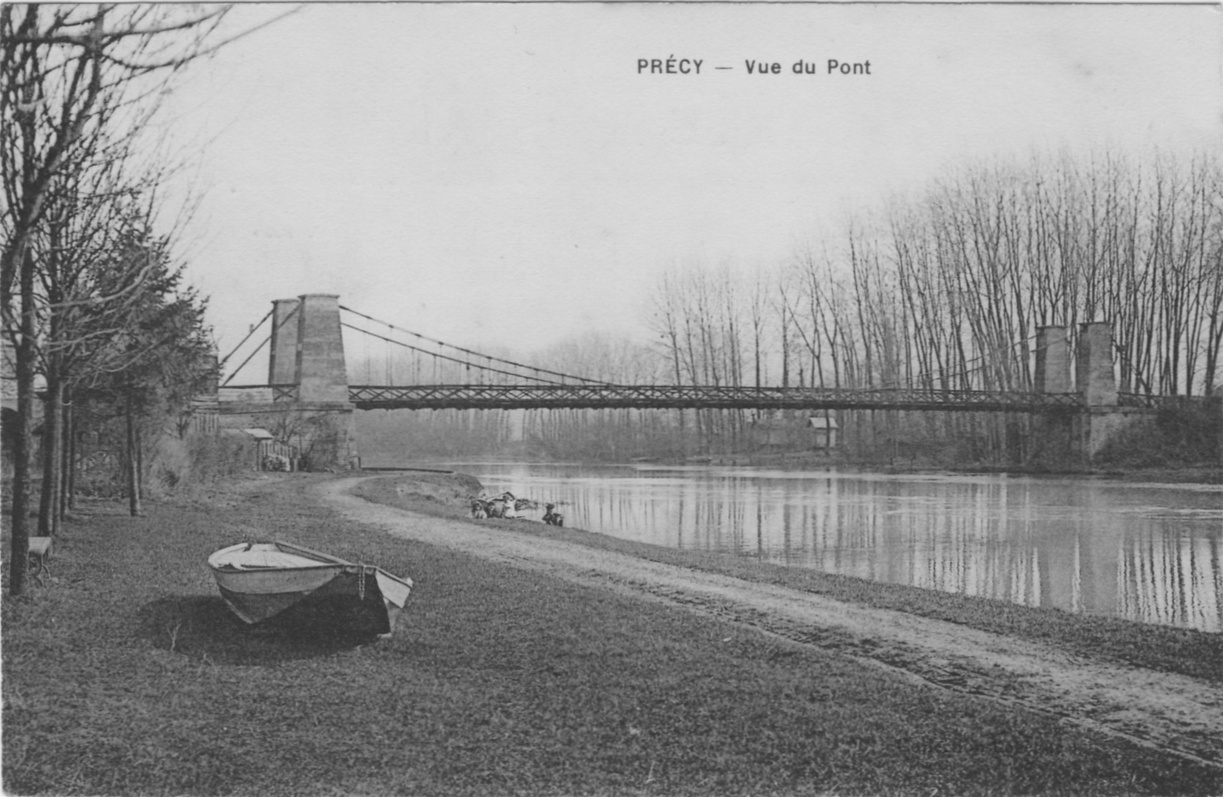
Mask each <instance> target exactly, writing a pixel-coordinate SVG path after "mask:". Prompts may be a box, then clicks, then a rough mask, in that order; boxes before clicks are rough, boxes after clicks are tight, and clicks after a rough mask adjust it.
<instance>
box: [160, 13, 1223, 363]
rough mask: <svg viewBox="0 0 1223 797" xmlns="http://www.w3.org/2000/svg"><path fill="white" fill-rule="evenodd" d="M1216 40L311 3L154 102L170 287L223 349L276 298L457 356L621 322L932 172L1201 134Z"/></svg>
mask: <svg viewBox="0 0 1223 797" xmlns="http://www.w3.org/2000/svg"><path fill="white" fill-rule="evenodd" d="M283 10H285V6H271V7H268V6H265V7H259V6H254V7H244V8H240V9H238V11H237V12H235V13H236V14H237V15H238V19H236V20H234V22H235V23H236V24H239V25H240V24H244V23H253V22H256V21H258V20H262V19H267V18H268V17H270V16H273V15H275V14H276V13H280V12H281V11H283ZM1221 32H1223V28H1221V26H1220V13H1219V9H1218V8H1217V7H1212V6H1205V5H1198V6H1137V5H1131V6H1119V5H1020V4H1006V5H903V4H902V5H810V4H807V5H776V4H769V5H745V4H700V5H684V4H680V5H643V4H633V3H629V4H585V3H581V4H554V3H547V4H476V5H466V4H437V5H432V4H431V5H414V4H392V5H385V4H380V5H353V4H327V5H313V6H308V7H307V8H306V9H305V10H303V11H302V12H300V13H298V14H295V15H294V16H292V17H290V18H288V19H286V20H284V21H282V22H279V23H277V24H276V25H274V26H272V27H269V28H267V29H265V30H263V31H260V32H258V33H256V34H254V35H251V36H249V37H247V38H245V39H242V40H240V41H238V42H237V43H235V44H233V45H231V46H229V47H227V48H225V49H223V50H222V51H221V52H220V53H219V54H217V55H216V56H214V57H212V58H211V59H209V60H207V61H204V62H202V63H199V64H197V65H195V66H193V67H192V69H191V71H190V72H189V73H188V74H187V75H186V80H185V82H184V84H183V85H182V86H181V87H180V88H179V89H178V91H177V92H176V93H175V96H174V98H173V103H172V106H171V108H170V109H169V110H170V114H169V115H168V117H167V118H169V119H172V121H173V124H174V136H175V138H176V139H177V140H178V141H179V142H180V143H182V144H183V145H184V146H185V147H186V148H187V149H189V150H194V149H196V148H198V149H199V156H198V172H197V173H196V174H195V179H196V182H197V185H198V186H199V187H200V188H202V189H205V190H206V193H205V195H204V199H203V203H202V205H201V208H200V211H199V213H198V214H197V217H196V219H195V221H194V222H193V223H192V226H191V228H190V231H189V235H188V236H187V246H186V247H185V253H186V254H187V255H188V256H189V258H190V266H189V273H190V278H191V280H192V282H193V283H194V284H195V285H196V286H197V287H198V288H200V290H201V291H202V292H204V293H205V294H207V295H209V296H210V297H211V300H210V320H211V323H212V324H213V325H214V326H215V328H216V332H217V336H218V341H219V346H220V349H221V353H222V354H223V355H224V354H226V353H227V352H228V351H229V350H230V349H231V348H232V347H233V346H234V345H235V344H236V343H237V342H238V341H239V340H240V339H241V337H242V336H243V335H244V334H245V333H246V330H247V327H248V325H250V324H253V323H255V322H257V321H258V320H259V319H260V318H262V317H263V315H264V314H265V313H266V312H267V310H268V309H270V307H271V304H270V303H271V301H272V300H273V299H277V298H285V297H290V296H296V295H298V294H302V293H338V294H340V297H341V298H340V301H341V302H342V303H343V304H345V305H347V306H349V307H352V308H354V309H356V310H360V311H362V312H365V313H367V314H369V315H372V316H375V317H377V318H380V319H383V320H386V321H389V322H391V323H394V324H396V325H398V326H401V327H404V328H407V329H411V330H414V331H418V332H421V333H424V334H426V335H430V336H433V337H437V338H441V339H443V340H446V341H447V342H454V343H456V344H459V345H466V346H469V347H474V348H478V347H479V346H480V345H482V344H486V345H496V346H506V347H510V348H513V349H514V350H516V351H518V352H521V353H527V352H530V351H532V350H536V349H539V348H542V347H545V346H547V345H550V344H552V343H556V342H559V341H560V340H562V339H563V338H565V337H566V336H568V335H571V334H573V333H575V332H577V331H580V330H584V329H594V330H603V331H608V332H612V333H617V334H625V335H630V336H633V337H635V338H638V339H641V338H644V337H645V321H644V315H645V313H646V311H647V308H648V295H649V293H650V291H651V289H652V287H653V285H654V284H655V282H656V280H657V275H658V273H659V272H660V271H661V270H663V269H665V268H668V267H669V266H671V265H673V264H675V263H708V264H710V265H716V264H718V263H721V262H724V261H725V262H731V263H733V264H736V267H737V268H743V269H751V268H756V267H759V266H761V265H766V266H767V265H772V264H775V263H777V262H780V261H783V260H785V259H786V258H788V257H789V256H790V255H791V254H792V253H793V252H794V251H795V249H796V248H797V247H798V246H800V245H801V244H802V242H804V241H808V240H818V239H819V237H820V235H821V233H822V232H823V231H827V230H835V229H837V226H838V224H839V223H840V220H841V219H843V218H844V216H845V214H846V213H847V212H849V211H852V210H856V209H869V208H872V207H875V206H877V205H878V204H879V203H880V202H881V201H882V200H883V199H885V198H886V197H887V196H888V195H889V194H891V193H893V192H897V191H905V190H914V189H917V188H920V187H921V186H922V185H923V184H924V183H925V182H926V181H928V180H930V179H932V178H933V177H935V176H937V175H938V174H939V173H940V172H941V171H945V170H946V169H948V168H951V167H955V166H958V165H962V164H964V163H967V162H971V161H977V160H981V159H995V158H1001V159H1008V158H1018V159H1021V160H1022V159H1026V158H1027V157H1028V155H1029V154H1030V153H1032V152H1033V151H1044V150H1052V149H1057V148H1060V147H1069V148H1071V149H1073V150H1076V151H1087V150H1090V149H1093V148H1094V149H1103V148H1111V149H1113V150H1120V151H1124V152H1129V153H1133V154H1136V155H1144V154H1148V153H1149V152H1150V151H1151V149H1152V147H1153V146H1155V145H1159V146H1161V147H1163V148H1166V149H1169V150H1185V151H1188V150H1191V149H1194V148H1197V149H1202V148H1207V147H1214V146H1218V144H1219V134H1220V131H1221V130H1223V127H1221V124H1223V91H1221V88H1223V80H1221V76H1220V73H1221V62H1223V37H1221ZM671 57H673V58H674V59H676V68H677V70H678V69H679V68H681V67H682V66H684V65H685V64H683V63H682V59H688V62H687V64H686V66H687V68H688V69H689V70H690V72H689V74H651V73H650V70H649V68H647V69H645V70H644V71H641V70H639V67H638V61H639V59H647V60H653V59H659V60H662V61H665V60H666V59H668V58H671ZM697 59H699V60H700V61H701V62H702V63H701V67H700V74H695V73H694V72H693V71H692V70H694V68H695V64H694V63H693V62H694V61H695V60H697ZM800 59H802V60H805V61H806V62H808V63H814V64H815V65H816V66H817V68H818V71H819V74H816V75H806V74H804V75H801V76H800V75H795V74H794V73H793V65H794V63H795V62H796V61H798V60H800ZM829 59H837V60H838V61H840V62H845V63H851V64H852V63H857V64H863V65H865V62H867V61H869V62H870V74H869V75H865V74H857V75H854V74H850V75H841V74H839V73H838V74H834V75H829V74H827V73H826V72H827V66H828V64H827V62H828V60H829ZM749 60H751V61H756V62H766V63H767V62H777V63H779V64H780V65H781V74H778V75H773V74H764V75H758V74H750V75H749V74H748V73H747V71H746V63H745V62H747V61H749ZM715 67H731V68H730V69H720V70H719V69H715ZM864 68H865V67H864V66H863V67H861V68H860V71H861V69H864ZM260 367H261V368H264V369H266V363H264V364H263V365H261V366H260ZM243 373H244V376H247V375H248V373H247V372H246V371H244V372H243ZM249 376H250V377H251V378H249V379H247V378H243V379H240V380H238V381H240V382H252V381H254V382H257V381H260V380H259V378H258V377H259V376H261V374H260V372H259V370H258V368H256V370H255V372H254V373H251V374H249Z"/></svg>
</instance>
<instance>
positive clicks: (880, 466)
mask: <svg viewBox="0 0 1223 797" xmlns="http://www.w3.org/2000/svg"><path fill="white" fill-rule="evenodd" d="M649 461H650V462H652V463H656V464H673V465H684V464H686V465H735V466H747V467H758V468H784V469H788V470H828V469H834V470H840V471H845V472H850V473H855V472H869V473H894V474H900V473H959V474H971V473H989V474H1008V475H1012V476H1036V477H1048V478H1059V479H1060V478H1077V479H1089V478H1108V479H1117V480H1120V481H1127V482H1149V483H1160V484H1223V464H1220V465H1216V466H1207V465H1196V466H1183V467H1167V468H1117V467H1112V466H1104V467H1097V468H1082V469H1076V470H1054V469H1050V468H1048V467H1044V466H1030V467H1026V466H1020V465H971V466H966V467H958V468H949V467H943V466H936V465H932V464H922V463H916V462H907V463H899V464H898V463H896V462H894V461H886V460H885V461H879V462H868V461H853V460H847V459H844V458H842V457H837V456H829V455H826V454H822V453H810V452H805V453H797V454H743V455H725V456H697V457H688V458H687V459H684V460H675V461H673V462H669V463H663V461H662V460H649ZM625 464H628V465H633V464H639V463H638V462H637V461H634V462H629V463H625Z"/></svg>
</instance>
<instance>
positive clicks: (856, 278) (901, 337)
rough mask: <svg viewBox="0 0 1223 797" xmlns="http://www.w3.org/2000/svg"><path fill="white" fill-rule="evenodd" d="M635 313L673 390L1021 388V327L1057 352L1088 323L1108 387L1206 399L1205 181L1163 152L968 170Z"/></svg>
mask: <svg viewBox="0 0 1223 797" xmlns="http://www.w3.org/2000/svg"><path fill="white" fill-rule="evenodd" d="M653 304H654V307H653V312H652V315H651V319H652V324H653V328H654V331H655V332H656V334H657V336H658V338H657V340H658V343H659V348H660V351H661V352H662V354H663V356H664V357H665V358H666V359H667V362H668V369H667V373H668V376H669V378H670V380H671V381H674V382H677V383H683V384H734V385H753V384H755V385H759V384H781V385H824V386H837V387H863V388H889V387H913V388H925V389H937V390H957V389H964V390H967V389H976V390H1031V389H1032V388H1033V384H1034V373H1033V366H1034V340H1035V336H1036V330H1037V329H1038V328H1039V327H1041V326H1044V325H1065V326H1067V327H1069V331H1070V335H1071V343H1072V347H1073V342H1074V336H1075V332H1076V330H1077V325H1078V324H1079V323H1081V322H1086V321H1096V320H1104V321H1108V322H1110V323H1112V325H1113V330H1114V339H1115V351H1114V360H1115V362H1116V365H1117V372H1118V378H1119V386H1120V389H1121V390H1122V391H1127V392H1139V393H1148V394H1163V395H1202V394H1209V393H1210V392H1211V391H1214V390H1215V389H1216V388H1217V387H1218V386H1219V379H1220V376H1221V374H1220V352H1221V349H1223V171H1221V168H1220V162H1219V160H1218V158H1217V157H1214V156H1213V155H1206V154H1198V155H1194V156H1191V157H1188V158H1175V157H1172V156H1171V155H1168V154H1166V153H1156V154H1155V155H1153V156H1152V157H1151V158H1150V159H1148V160H1144V161H1139V160H1135V159H1133V158H1127V157H1123V156H1120V155H1116V154H1106V155H1100V156H1089V157H1074V156H1071V155H1069V154H1065V153H1062V154H1059V155H1057V156H1053V157H1047V156H1034V157H1033V158H1032V159H1031V160H1030V161H1028V162H1026V163H1006V164H1003V163H997V164H986V165H977V166H973V167H966V168H964V169H962V170H961V171H958V172H956V173H951V174H948V175H945V176H944V177H943V178H942V179H939V180H937V181H935V182H933V183H932V184H930V185H929V186H928V187H927V188H926V189H925V190H924V191H921V192H919V193H916V194H914V195H912V196H909V197H898V198H894V199H893V200H892V201H890V202H889V203H887V205H886V206H885V207H883V208H882V209H881V210H879V211H878V212H876V213H874V214H872V215H870V216H868V217H863V216H859V217H857V218H855V219H853V220H851V221H850V222H848V223H847V224H846V225H845V227H844V229H843V230H841V231H840V232H839V233H837V234H836V235H835V236H833V237H830V238H828V239H826V240H824V241H822V242H820V243H818V244H812V245H810V246H808V247H807V248H805V249H803V250H801V251H799V252H798V253H796V255H795V257H794V258H793V259H792V261H791V262H788V263H784V264H779V265H777V266H776V267H774V268H771V269H765V270H761V271H760V272H758V273H755V274H747V275H745V274H744V273H743V270H742V269H736V268H732V267H731V266H729V265H727V266H723V267H721V268H714V269H708V268H701V267H687V268H682V269H676V270H673V271H670V272H668V273H666V274H664V275H663V276H662V278H661V279H660V281H659V284H658V288H657V290H656V291H655V294H654V302H653ZM880 418H881V419H883V418H891V420H890V421H886V422H889V423H895V422H897V419H896V418H895V416H887V415H882V414H881V415H880ZM722 422H723V423H726V422H728V421H727V419H726V418H725V417H724V416H723V418H722ZM881 422H884V421H881ZM1014 422H1015V419H1005V418H998V419H995V425H996V428H994V429H993V430H992V432H991V433H993V434H997V435H998V436H999V439H1002V430H1003V427H1004V426H1006V425H1007V424H1013V423H1014ZM987 425H988V424H987ZM699 431H700V432H701V433H702V434H705V433H707V432H712V431H720V430H715V429H710V430H699ZM1012 431H1013V430H1012ZM1012 437H1013V435H1012Z"/></svg>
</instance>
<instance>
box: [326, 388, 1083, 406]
mask: <svg viewBox="0 0 1223 797" xmlns="http://www.w3.org/2000/svg"><path fill="white" fill-rule="evenodd" d="M349 400H350V401H351V402H353V403H354V404H355V405H356V406H357V407H358V408H361V409H376V408H384V409H396V408H401V409H463V408H484V409H592V408H600V407H606V408H628V409H690V408H696V409H798V410H802V409H914V410H958V411H964V410H969V411H983V412H1035V411H1041V410H1047V409H1050V408H1059V407H1061V408H1071V409H1079V408H1081V407H1083V406H1084V402H1083V398H1082V396H1080V395H1079V394H1077V393H1035V392H995V391H974V390H949V391H929V390H909V389H904V388H898V389H849V388H798V387H745V386H731V385H612V384H605V385H592V384H579V385H536V384H532V385H411V386H401V387H391V386H384V385H350V386H349Z"/></svg>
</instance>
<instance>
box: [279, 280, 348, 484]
mask: <svg viewBox="0 0 1223 797" xmlns="http://www.w3.org/2000/svg"><path fill="white" fill-rule="evenodd" d="M339 300H340V297H339V296H337V295H335V294H330V293H307V294H303V295H301V296H298V297H296V298H293V299H276V300H274V301H273V302H272V334H271V340H270V343H271V353H270V355H269V357H268V384H269V385H271V386H272V390H273V397H274V401H273V405H274V406H276V407H277V412H278V413H279V414H280V416H281V418H280V421H279V422H278V423H277V424H273V425H275V426H278V427H279V431H280V435H281V436H283V437H284V438H285V440H284V442H288V443H291V444H294V445H296V446H297V447H298V449H299V451H300V453H301V454H303V455H305V457H306V459H307V462H308V467H310V468H312V469H318V468H335V467H352V466H354V465H356V464H357V463H358V458H357V449H356V434H355V428H354V417H353V410H354V407H353V404H352V403H351V402H350V401H349V398H348V368H347V363H346V361H345V359H344V339H343V335H342V332H341V326H340V301H339Z"/></svg>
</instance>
